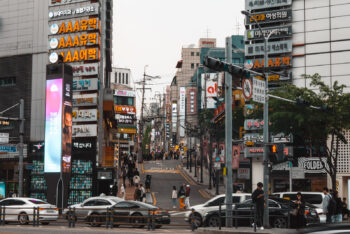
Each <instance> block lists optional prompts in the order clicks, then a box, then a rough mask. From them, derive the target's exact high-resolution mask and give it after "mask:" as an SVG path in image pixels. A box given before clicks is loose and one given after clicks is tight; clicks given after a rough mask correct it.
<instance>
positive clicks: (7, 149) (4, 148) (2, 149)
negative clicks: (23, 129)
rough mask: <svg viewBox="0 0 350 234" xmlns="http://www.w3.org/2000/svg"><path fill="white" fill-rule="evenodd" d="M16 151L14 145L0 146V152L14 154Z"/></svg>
mask: <svg viewBox="0 0 350 234" xmlns="http://www.w3.org/2000/svg"><path fill="white" fill-rule="evenodd" d="M16 151H17V149H16V146H14V145H0V152H7V153H8V152H11V153H15V152H16Z"/></svg>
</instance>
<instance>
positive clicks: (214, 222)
mask: <svg viewBox="0 0 350 234" xmlns="http://www.w3.org/2000/svg"><path fill="white" fill-rule="evenodd" d="M208 226H209V227H219V226H220V217H219V216H218V215H212V216H210V217H209V219H208Z"/></svg>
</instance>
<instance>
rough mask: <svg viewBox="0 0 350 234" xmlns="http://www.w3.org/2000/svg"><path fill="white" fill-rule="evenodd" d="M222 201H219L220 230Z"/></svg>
mask: <svg viewBox="0 0 350 234" xmlns="http://www.w3.org/2000/svg"><path fill="white" fill-rule="evenodd" d="M221 226H222V224H221V202H220V203H219V230H221Z"/></svg>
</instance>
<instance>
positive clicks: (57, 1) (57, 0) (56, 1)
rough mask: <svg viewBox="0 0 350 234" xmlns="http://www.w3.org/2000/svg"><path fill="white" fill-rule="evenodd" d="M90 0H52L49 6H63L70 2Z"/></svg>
mask: <svg viewBox="0 0 350 234" xmlns="http://www.w3.org/2000/svg"><path fill="white" fill-rule="evenodd" d="M87 1H89V0H51V1H50V2H49V6H61V5H65V4H70V3H78V2H87Z"/></svg>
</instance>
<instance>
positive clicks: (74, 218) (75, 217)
mask: <svg viewBox="0 0 350 234" xmlns="http://www.w3.org/2000/svg"><path fill="white" fill-rule="evenodd" d="M72 219H73V220H72V221H73V225H72V227H73V228H75V223H76V222H77V221H78V217H77V216H76V214H75V207H73V215H72Z"/></svg>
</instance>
